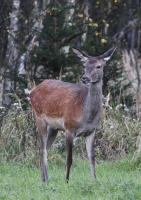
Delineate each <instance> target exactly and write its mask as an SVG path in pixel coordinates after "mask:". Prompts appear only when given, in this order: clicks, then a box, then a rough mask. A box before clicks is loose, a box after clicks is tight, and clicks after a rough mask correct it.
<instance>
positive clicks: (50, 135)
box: [47, 125, 58, 150]
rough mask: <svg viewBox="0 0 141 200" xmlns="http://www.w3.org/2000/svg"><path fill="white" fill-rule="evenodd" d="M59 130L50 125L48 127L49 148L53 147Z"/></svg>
mask: <svg viewBox="0 0 141 200" xmlns="http://www.w3.org/2000/svg"><path fill="white" fill-rule="evenodd" d="M57 132H58V131H57V130H55V129H53V128H51V127H50V126H49V125H48V127H47V150H48V149H49V148H50V147H51V145H52V144H53V142H54V141H55V138H56V136H57Z"/></svg>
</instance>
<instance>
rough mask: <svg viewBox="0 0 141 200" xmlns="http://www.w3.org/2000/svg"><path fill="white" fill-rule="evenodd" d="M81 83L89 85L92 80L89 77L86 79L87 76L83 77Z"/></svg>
mask: <svg viewBox="0 0 141 200" xmlns="http://www.w3.org/2000/svg"><path fill="white" fill-rule="evenodd" d="M81 81H82V82H83V83H84V84H87V83H89V82H90V79H89V78H88V77H86V76H83V77H82V78H81Z"/></svg>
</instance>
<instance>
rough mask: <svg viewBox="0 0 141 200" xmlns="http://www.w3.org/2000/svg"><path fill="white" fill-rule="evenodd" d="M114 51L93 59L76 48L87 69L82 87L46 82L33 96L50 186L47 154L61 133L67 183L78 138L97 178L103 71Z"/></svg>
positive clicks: (42, 164) (43, 174)
mask: <svg viewBox="0 0 141 200" xmlns="http://www.w3.org/2000/svg"><path fill="white" fill-rule="evenodd" d="M115 49H116V47H112V48H111V49H109V50H108V51H106V52H105V53H104V54H102V55H100V56H97V57H92V56H89V55H87V54H86V53H85V52H83V51H80V50H78V49H76V48H74V47H72V50H73V52H74V54H75V55H76V57H77V58H78V59H79V60H80V61H81V62H82V64H83V66H84V75H83V76H82V78H81V81H82V83H76V84H75V83H68V82H63V81H60V80H53V79H46V80H44V81H43V82H41V83H40V84H39V85H37V86H36V87H35V88H33V89H32V90H31V92H30V101H31V105H32V108H33V110H34V114H35V119H36V125H37V129H38V134H39V138H40V147H39V152H40V169H41V178H42V181H43V182H47V181H48V180H49V179H48V173H47V151H48V150H49V149H50V147H51V145H52V144H53V142H54V141H55V138H56V136H57V133H58V131H59V130H62V131H64V135H65V142H66V182H67V183H68V181H69V174H70V168H71V165H72V149H73V139H74V137H80V136H82V137H84V139H85V144H86V150H87V155H88V160H89V164H90V171H91V176H92V177H93V178H96V172H95V152H94V139H95V132H96V128H97V126H98V123H99V121H100V119H101V117H102V110H103V108H102V78H103V67H104V66H105V63H106V61H108V60H109V59H110V58H111V56H112V54H113V53H114V51H115Z"/></svg>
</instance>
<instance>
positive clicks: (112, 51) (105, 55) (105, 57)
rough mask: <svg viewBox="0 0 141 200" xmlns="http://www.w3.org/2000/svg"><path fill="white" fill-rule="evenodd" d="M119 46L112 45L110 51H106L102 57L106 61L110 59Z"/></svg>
mask: <svg viewBox="0 0 141 200" xmlns="http://www.w3.org/2000/svg"><path fill="white" fill-rule="evenodd" d="M116 48H117V47H112V48H111V49H109V50H108V51H106V52H105V53H104V54H103V55H102V56H101V58H103V60H104V61H108V60H110V58H111V56H112V55H113V53H114V51H115V50H116Z"/></svg>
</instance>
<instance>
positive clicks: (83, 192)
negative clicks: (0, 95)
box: [0, 109, 141, 200]
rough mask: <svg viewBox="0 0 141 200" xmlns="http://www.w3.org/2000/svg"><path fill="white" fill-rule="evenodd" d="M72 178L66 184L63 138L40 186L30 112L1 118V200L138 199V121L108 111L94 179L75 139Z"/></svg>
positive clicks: (140, 152) (80, 140) (81, 141)
mask: <svg viewBox="0 0 141 200" xmlns="http://www.w3.org/2000/svg"><path fill="white" fill-rule="evenodd" d="M73 152H74V153H73V158H74V159H73V160H74V161H73V165H72V168H71V173H70V180H69V183H68V184H67V183H66V182H65V156H66V153H65V138H64V135H63V133H59V135H58V137H57V138H56V141H55V143H54V145H53V146H52V148H51V149H50V151H49V152H48V175H49V183H42V182H41V178H40V166H39V138H38V134H37V129H36V124H35V120H34V116H33V112H32V110H30V109H29V110H28V111H23V110H16V109H14V110H13V111H11V110H10V111H9V110H8V111H4V112H3V114H2V115H0V200H3V199H4V200H25V199H26V200H40V199H41V200H57V199H60V200H74V199H75V200H93V199H95V200H140V199H141V120H140V119H139V118H135V117H134V116H131V115H129V114H128V113H127V112H126V111H121V110H119V111H118V110H114V109H108V110H106V109H105V111H104V116H103V118H102V120H101V123H100V124H99V126H98V129H97V133H96V139H95V152H96V174H97V178H96V179H95V180H93V179H92V177H91V174H90V169H89V163H88V160H87V154H86V149H85V143H84V138H76V139H74V151H73Z"/></svg>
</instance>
